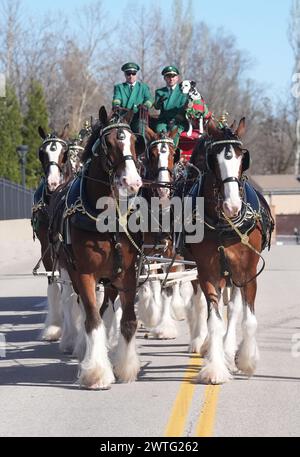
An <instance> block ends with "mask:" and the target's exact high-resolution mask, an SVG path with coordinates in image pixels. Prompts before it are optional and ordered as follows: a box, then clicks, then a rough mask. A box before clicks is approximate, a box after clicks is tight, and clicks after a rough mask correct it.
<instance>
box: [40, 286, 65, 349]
mask: <svg viewBox="0 0 300 457" xmlns="http://www.w3.org/2000/svg"><path fill="white" fill-rule="evenodd" d="M60 294H61V291H60V286H59V284H57V282H55V281H51V280H50V281H49V283H48V288H47V297H48V314H47V317H46V321H45V328H44V330H43V334H42V338H43V340H46V341H57V340H58V339H59V338H60V336H61V326H62V312H61V306H60Z"/></svg>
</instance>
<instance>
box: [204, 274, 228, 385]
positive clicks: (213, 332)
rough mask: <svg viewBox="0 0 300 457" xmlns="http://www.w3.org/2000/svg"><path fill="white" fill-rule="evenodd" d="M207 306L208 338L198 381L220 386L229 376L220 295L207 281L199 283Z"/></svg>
mask: <svg viewBox="0 0 300 457" xmlns="http://www.w3.org/2000/svg"><path fill="white" fill-rule="evenodd" d="M200 286H201V288H202V290H203V292H204V294H205V297H206V300H207V305H208V322H207V324H208V325H207V326H208V336H207V341H206V343H205V345H206V346H207V353H206V356H205V359H204V365H203V367H202V368H201V370H200V372H199V374H198V378H197V379H198V381H199V382H202V383H205V384H222V383H224V382H227V381H229V380H230V378H231V375H230V372H229V370H228V368H227V366H226V363H225V354H224V348H223V337H224V333H225V331H224V330H225V329H224V322H223V318H222V315H221V314H220V309H219V301H220V294H217V292H216V288H215V287H214V286H213V285H212V284H211V283H210V282H209V281H202V282H201V281H200Z"/></svg>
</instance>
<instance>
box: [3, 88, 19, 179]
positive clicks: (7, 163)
mask: <svg viewBox="0 0 300 457" xmlns="http://www.w3.org/2000/svg"><path fill="white" fill-rule="evenodd" d="M20 144H22V115H21V111H20V106H19V102H18V100H17V97H16V93H15V91H14V89H13V88H12V87H11V86H10V85H9V84H7V86H6V96H5V97H1V98H0V176H1V177H4V178H7V179H10V180H11V181H14V182H20V181H21V173H20V164H19V157H18V154H17V152H16V148H17V146H18V145H20Z"/></svg>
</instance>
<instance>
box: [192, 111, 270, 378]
mask: <svg viewBox="0 0 300 457" xmlns="http://www.w3.org/2000/svg"><path fill="white" fill-rule="evenodd" d="M207 132H208V133H207V134H206V135H205V136H204V137H203V138H202V139H201V140H200V141H199V143H198V145H197V146H196V148H195V150H194V151H193V154H192V158H191V163H192V164H193V165H195V166H196V167H198V168H199V169H200V170H201V171H202V172H203V178H202V179H203V181H202V186H201V192H200V195H201V196H203V197H204V207H205V214H204V220H205V229H204V239H203V241H202V242H201V243H195V244H189V245H186V247H187V249H188V251H189V252H190V253H191V254H192V256H193V258H194V259H195V261H196V263H197V269H198V275H199V282H200V286H201V289H202V291H203V292H204V295H205V298H206V301H207V307H208V336H207V339H206V342H205V345H204V346H205V352H206V357H205V363H204V366H203V367H202V368H201V370H200V373H199V375H198V380H199V381H200V382H204V383H212V384H219V383H223V382H226V381H228V380H229V379H230V377H231V372H234V371H236V370H237V369H238V370H240V371H241V372H242V373H245V374H246V375H248V376H251V375H252V374H253V373H254V371H255V367H256V364H257V361H258V359H259V352H258V347H257V343H256V337H255V335H256V328H257V320H256V317H255V313H254V304H255V297H256V289H257V284H256V276H257V266H258V262H259V259H260V252H261V251H262V249H263V248H264V247H265V246H266V245H268V244H269V247H270V236H271V232H272V230H273V220H272V217H271V215H270V211H269V208H268V206H267V204H266V202H265V201H264V199H263V198H262V197H261V196H258V194H257V193H256V192H255V191H254V189H252V188H250V186H249V185H248V184H247V183H246V182H245V180H243V179H241V178H242V173H243V171H244V170H245V169H246V168H247V167H248V166H249V152H248V151H247V150H245V149H243V145H242V140H241V138H242V137H243V135H244V132H245V118H243V119H241V121H240V122H239V125H238V128H237V130H235V131H233V130H232V129H231V128H228V127H224V128H222V129H221V128H218V127H217V126H216V124H215V123H214V121H213V120H210V121H209V123H208V125H207ZM247 202H248V203H250V205H251V206H252V208H251V206H250V207H249V205H247ZM260 271H261V270H260ZM228 281H231V282H232V285H233V289H232V296H231V300H230V302H229V304H228V324H227V331H226V332H225V325H224V321H223V317H222V309H221V308H222V306H221V301H222V300H221V299H222V292H223V290H224V288H225V286H226V285H228V284H229V282H228ZM242 308H243V321H242V341H241V343H240V346H239V348H237V338H236V324H237V319H238V315H239V312H240V311H241V309H242ZM224 335H225V336H224Z"/></svg>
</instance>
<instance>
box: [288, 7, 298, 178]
mask: <svg viewBox="0 0 300 457" xmlns="http://www.w3.org/2000/svg"><path fill="white" fill-rule="evenodd" d="M289 41H290V44H291V46H292V49H293V51H294V56H295V65H294V75H293V82H294V83H295V85H294V88H293V95H294V105H295V111H296V113H297V114H296V148H295V151H296V152H295V165H294V172H295V175H299V174H300V0H293V1H292V5H291V11H290V23H289Z"/></svg>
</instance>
